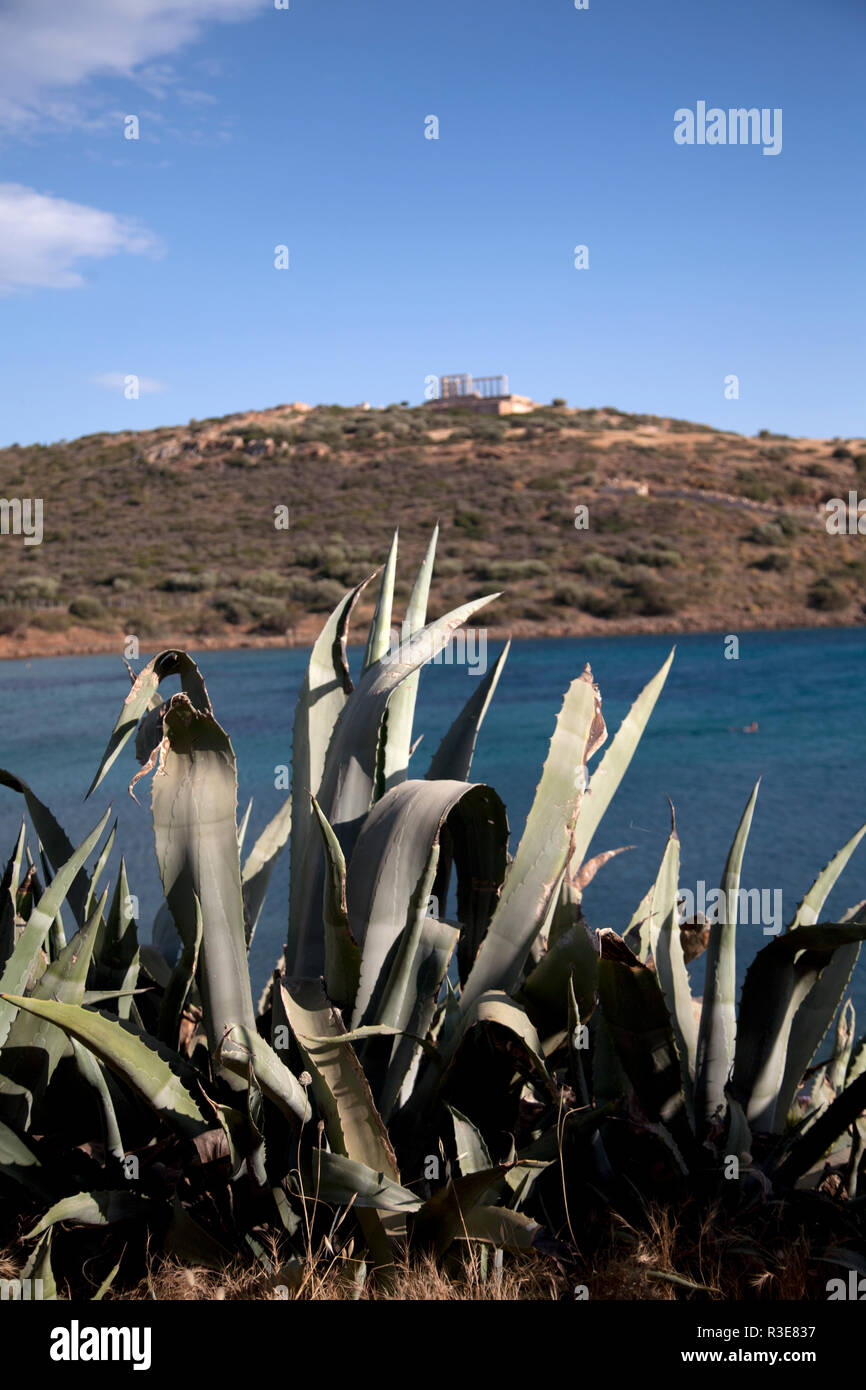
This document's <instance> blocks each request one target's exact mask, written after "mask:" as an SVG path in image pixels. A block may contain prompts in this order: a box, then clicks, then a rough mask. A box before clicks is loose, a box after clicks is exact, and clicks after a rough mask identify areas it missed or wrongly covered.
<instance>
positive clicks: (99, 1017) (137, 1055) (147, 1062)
mask: <svg viewBox="0 0 866 1390" xmlns="http://www.w3.org/2000/svg"><path fill="white" fill-rule="evenodd" d="M0 998H2V999H4V1000H6V1001H9V1002H11V1003H12V1004H13V1005H14V1006H15V1007H16V1008H20V1009H25V1010H27V1011H28V1012H29V1013H33V1014H36V1015H37V1017H39V1018H43V1019H46V1020H47V1022H49V1023H53V1024H55V1025H56V1026H57V1027H58V1028H62V1029H63V1031H64V1032H65V1033H66V1034H67V1035H68V1036H69V1037H71V1038H76V1039H77V1040H78V1042H80V1043H82V1044H83V1045H84V1046H85V1047H86V1048H88V1049H89V1050H90V1051H91V1052H93V1053H94V1054H95V1055H96V1056H97V1057H98V1058H99V1060H100V1061H101V1062H104V1063H105V1065H106V1066H108V1067H110V1068H111V1070H112V1071H114V1072H116V1073H117V1075H118V1076H120V1077H121V1078H122V1079H123V1080H124V1081H125V1082H126V1083H127V1084H128V1085H129V1086H131V1087H132V1089H133V1090H134V1091H137V1092H138V1094H139V1095H141V1096H142V1097H143V1099H144V1100H145V1101H147V1103H148V1105H150V1106H151V1108H152V1109H153V1110H155V1111H157V1113H158V1114H160V1115H162V1117H163V1118H164V1119H165V1120H166V1121H167V1123H169V1124H170V1125H172V1126H173V1127H174V1128H175V1129H177V1130H178V1131H179V1133H181V1134H182V1135H184V1136H186V1137H188V1138H190V1139H193V1138H195V1136H196V1135H197V1134H201V1133H203V1132H204V1131H205V1130H206V1129H209V1128H211V1126H212V1121H211V1120H208V1119H206V1118H205V1116H204V1114H203V1112H202V1110H201V1109H200V1107H199V1104H198V1102H197V1101H196V1100H195V1099H194V1096H193V1094H192V1093H191V1091H190V1090H189V1089H188V1087H192V1088H194V1089H195V1090H196V1091H197V1090H198V1089H199V1078H198V1073H197V1072H196V1071H195V1069H194V1068H193V1067H191V1066H190V1065H189V1064H188V1063H187V1062H185V1061H184V1059H183V1058H182V1057H179V1056H178V1055H177V1053H173V1052H171V1050H170V1049H169V1048H167V1047H165V1046H164V1045H163V1044H162V1043H158V1042H157V1041H156V1039H155V1038H150V1037H147V1036H146V1035H145V1034H142V1033H139V1032H138V1030H137V1029H136V1028H134V1027H133V1025H132V1024H131V1023H126V1022H123V1021H121V1020H120V1019H116V1018H108V1017H107V1016H106V1015H105V1014H98V1013H92V1012H91V1011H90V1010H88V1009H83V1008H81V1007H80V1006H79V1005H76V1004H58V1003H57V1002H56V1001H55V1000H53V999H52V1000H48V999H23V998H15V996H13V995H8V994H0Z"/></svg>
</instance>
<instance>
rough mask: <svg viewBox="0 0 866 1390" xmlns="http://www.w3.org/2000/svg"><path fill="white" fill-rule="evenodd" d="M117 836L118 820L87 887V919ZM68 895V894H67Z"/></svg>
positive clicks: (85, 911)
mask: <svg viewBox="0 0 866 1390" xmlns="http://www.w3.org/2000/svg"><path fill="white" fill-rule="evenodd" d="M116 837H117V821H115V822H114V825H113V826H112V827H111V829H110V830H109V832H108V838H107V839H106V841H105V844H104V845H103V847H102V849H101V850H100V852H99V858H98V859H97V861H96V863H95V864H94V866H93V873H92V874H91V875H90V883H89V884H88V888H87V897H86V898H85V900H84V920H85V921H87V919H88V917H89V916H90V914H91V912H92V911H93V902H94V899H95V897H96V890H97V888H98V887H99V882H100V879H101V878H102V875H103V874H104V873H105V866H106V864H107V863H108V856H109V855H110V854H111V851H112V849H113V848H114V841H115V839H116ZM67 896H68V895H67Z"/></svg>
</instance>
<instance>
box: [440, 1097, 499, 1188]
mask: <svg viewBox="0 0 866 1390" xmlns="http://www.w3.org/2000/svg"><path fill="white" fill-rule="evenodd" d="M445 1109H446V1110H447V1111H448V1113H449V1115H450V1116H451V1120H452V1123H453V1125H454V1145H455V1148H456V1150H457V1166H458V1167H459V1169H460V1173H461V1176H462V1177H464V1178H465V1177H468V1175H469V1174H470V1173H478V1172H482V1171H484V1170H485V1169H489V1168H492V1167H493V1163H492V1162H491V1159H490V1154H489V1153H488V1151H487V1145H486V1144H485V1142H484V1139H483V1137H482V1135H481V1132H480V1131H479V1130H477V1129H476V1128H475V1126H474V1124H473V1123H472V1121H471V1120H467V1118H466V1116H465V1115H463V1114H461V1113H460V1111H459V1110H455V1108H454V1106H452V1105H446V1107H445Z"/></svg>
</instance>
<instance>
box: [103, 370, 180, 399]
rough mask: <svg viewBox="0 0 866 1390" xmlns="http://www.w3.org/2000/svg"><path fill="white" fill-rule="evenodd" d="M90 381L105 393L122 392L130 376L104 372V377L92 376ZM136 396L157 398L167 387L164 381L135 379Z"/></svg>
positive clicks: (145, 378)
mask: <svg viewBox="0 0 866 1390" xmlns="http://www.w3.org/2000/svg"><path fill="white" fill-rule="evenodd" d="M90 380H91V381H92V382H93V385H94V386H102V387H104V388H105V390H106V391H124V390H125V389H126V387H127V386H128V385H129V380H130V374H129V373H128V372H126V373H124V372H106V373H105V375H104V376H94V377H91V378H90ZM136 380H137V381H138V394H139V395H140V396H158V395H160V394H161V392H163V391H167V390H168V387H167V386H166V384H165V382H164V381H155V380H154V378H153V377H152V376H140V377H137V378H136Z"/></svg>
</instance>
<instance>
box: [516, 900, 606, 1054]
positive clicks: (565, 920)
mask: <svg viewBox="0 0 866 1390" xmlns="http://www.w3.org/2000/svg"><path fill="white" fill-rule="evenodd" d="M569 983H571V985H572V987H573V988H574V991H575V998H576V1001H577V1007H578V1009H579V1012H580V1017H581V1020H582V1021H583V1022H584V1023H585V1022H586V1021H587V1019H588V1018H589V1017H590V1016H591V1014H592V1011H593V1009H594V1008H595V1000H596V994H597V991H598V948H597V947H596V945H595V943H594V941H593V939H592V937H591V936H590V933H589V931H588V930H587V927H586V924H585V923H584V921H583V919H582V917H581V914H580V894H579V891H578V889H577V888H575V886H574V884H573V883H572V882H570V881H569V880H568V879H563V882H562V884H561V886H560V890H559V895H558V897H557V901H556V906H555V908H554V913H553V918H552V921H551V927H550V936H549V942H548V947H547V950H546V952H545V954H544V955H543V956H542V957H541V960H540V961H539V962H538V964H537V965H536V966H535V967H534V968H533V969H532V970H531V971H530V973H529V974H528V975H527V977H526V980H525V982H524V984H523V987H522V989H521V990H520V992H519V995H518V997H519V999H520V1000H521V1002H523V1003H525V1004H526V1006H527V1009H528V1010H529V1012H530V1014H531V1015H532V1016H533V1018H535V1019H537V1021H538V1026H539V1028H541V1029H542V1034H543V1036H545V1037H547V1036H549V1035H550V1034H552V1033H553V1032H555V1031H558V1030H561V1029H562V1028H565V1027H566V1026H567V1020H568V990H569ZM542 1023H543V1028H542Z"/></svg>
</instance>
